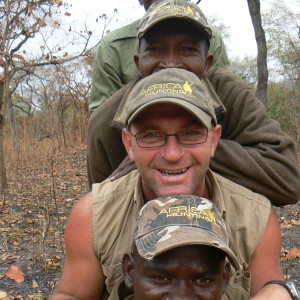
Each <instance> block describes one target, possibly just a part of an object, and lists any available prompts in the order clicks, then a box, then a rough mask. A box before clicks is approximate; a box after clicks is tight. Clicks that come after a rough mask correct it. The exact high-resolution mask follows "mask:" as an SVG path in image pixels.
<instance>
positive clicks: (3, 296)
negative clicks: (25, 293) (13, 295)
mask: <svg viewBox="0 0 300 300" xmlns="http://www.w3.org/2000/svg"><path fill="white" fill-rule="evenodd" d="M5 297H7V294H6V293H5V292H4V291H0V299H3V298H5Z"/></svg>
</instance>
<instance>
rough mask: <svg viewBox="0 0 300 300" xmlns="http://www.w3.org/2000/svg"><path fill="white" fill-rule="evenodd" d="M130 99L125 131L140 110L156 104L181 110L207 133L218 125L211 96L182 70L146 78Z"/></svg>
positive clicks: (170, 70)
mask: <svg viewBox="0 0 300 300" xmlns="http://www.w3.org/2000/svg"><path fill="white" fill-rule="evenodd" d="M129 97H130V98H129V99H128V102H127V107H126V111H127V116H126V121H125V125H126V126H127V127H128V126H129V125H130V123H131V122H132V121H133V120H134V119H135V118H136V117H137V116H138V115H139V114H140V113H141V112H142V111H143V110H145V109H146V108H148V107H149V106H151V105H154V104H159V103H172V104H176V105H178V106H181V107H182V108H184V109H185V110H187V111H189V112H190V113H191V114H192V115H194V116H195V117H196V118H197V119H198V120H199V121H200V122H201V123H203V124H204V126H205V127H206V128H208V129H209V128H211V125H212V124H213V125H216V124H217V118H216V114H215V110H214V107H213V98H212V97H213V96H212V94H211V93H210V90H209V87H208V86H207V83H206V82H205V81H203V80H200V79H199V78H198V77H197V76H196V75H195V74H194V73H192V72H189V71H186V70H183V69H176V68H170V69H163V70H160V71H158V72H156V73H154V74H152V75H149V76H147V77H145V78H144V79H142V80H140V81H139V82H138V83H137V84H136V85H135V86H134V88H133V89H132V92H131V94H130V96H129Z"/></svg>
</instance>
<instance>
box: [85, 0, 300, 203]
mask: <svg viewBox="0 0 300 300" xmlns="http://www.w3.org/2000/svg"><path fill="white" fill-rule="evenodd" d="M211 36H212V32H211V28H210V26H209V25H208V24H207V21H206V19H205V16H204V14H203V12H202V11H201V10H200V9H199V7H198V6H197V5H195V4H194V3H191V2H186V1H185V0H164V1H158V2H156V3H154V4H152V5H151V7H150V8H149V9H148V10H147V13H146V14H145V16H144V17H143V18H142V21H141V23H140V27H139V31H138V40H139V49H138V53H137V55H135V56H134V61H135V64H136V66H137V69H138V71H139V75H140V77H138V78H137V79H136V80H134V81H133V82H131V83H129V84H128V85H126V86H125V87H123V88H122V89H120V90H119V91H117V92H116V93H115V94H114V95H113V96H112V97H111V98H110V99H108V100H107V101H105V102H104V103H103V104H102V105H101V106H100V107H98V108H97V109H96V110H95V111H94V113H93V114H92V116H91V120H90V123H89V127H88V133H87V165H88V179H89V183H90V185H92V183H99V182H101V181H103V180H105V179H106V178H108V177H109V176H110V175H111V173H112V172H113V171H114V170H116V169H117V167H118V166H119V164H120V163H121V162H122V161H123V160H124V158H125V157H126V155H127V152H126V150H125V148H124V146H123V143H122V139H121V130H122V129H123V128H124V126H125V124H124V122H125V118H126V109H125V108H126V106H127V102H128V101H129V100H130V94H131V92H132V89H133V88H134V86H135V84H136V83H137V82H138V81H139V80H140V79H141V78H145V77H147V76H149V75H151V74H153V73H155V72H158V71H160V70H163V69H167V68H180V69H184V70H188V71H190V72H193V73H194V74H195V75H197V77H199V78H200V79H203V80H205V81H207V86H208V88H209V89H210V90H211V93H214V94H216V96H215V97H214V107H215V111H216V115H217V119H218V123H219V124H221V125H222V137H221V139H220V141H219V146H218V149H217V150H216V152H215V155H214V158H213V159H212V160H211V161H210V167H211V169H212V170H213V171H215V172H216V173H218V174H220V175H222V176H224V177H226V178H227V179H229V180H232V181H234V182H236V183H238V184H240V185H242V186H245V187H247V188H249V189H251V190H252V191H255V192H257V193H259V194H262V195H264V196H266V197H267V198H268V199H269V200H270V201H271V203H272V204H274V205H278V206H283V205H287V204H293V203H297V202H298V201H299V195H300V185H299V181H300V167H299V163H298V157H297V152H296V147H295V144H294V143H293V141H292V139H291V137H289V136H288V135H287V134H285V133H283V132H282V130H281V129H280V127H279V124H278V122H276V121H275V120H272V119H271V118H270V117H269V116H268V114H267V112H266V110H265V108H264V106H263V104H262V103H261V101H259V99H257V98H256V97H255V95H254V93H253V90H252V89H251V88H250V87H249V86H248V85H247V84H246V83H245V82H243V81H242V80H241V79H240V78H239V77H238V76H236V75H234V74H232V73H230V72H226V71H224V70H223V69H222V68H218V67H211V64H212V61H213V56H212V55H210V54H209V52H208V49H209V44H210V42H209V41H210V38H211ZM124 51H126V50H124ZM225 111H226V112H225Z"/></svg>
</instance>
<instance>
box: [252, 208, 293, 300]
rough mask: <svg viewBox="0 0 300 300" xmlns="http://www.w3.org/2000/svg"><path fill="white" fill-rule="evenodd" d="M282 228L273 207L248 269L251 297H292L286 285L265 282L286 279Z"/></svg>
mask: <svg viewBox="0 0 300 300" xmlns="http://www.w3.org/2000/svg"><path fill="white" fill-rule="evenodd" d="M280 250H281V230H280V226H279V223H278V220H277V217H276V215H275V212H274V210H273V208H272V209H271V211H270V217H269V222H268V225H267V227H266V230H265V232H264V234H263V236H262V239H261V241H260V243H259V245H258V246H257V248H256V249H255V251H254V253H253V255H252V257H251V262H250V265H249V267H248V270H247V271H249V272H250V274H251V296H252V298H251V299H253V300H254V299H255V300H259V299H261V300H266V299H281V300H290V299H291V297H290V295H289V293H288V292H287V290H286V289H285V288H284V287H281V286H279V285H267V286H265V287H264V284H265V283H267V282H268V281H270V280H275V279H277V280H284V276H283V273H282V270H281V266H280Z"/></svg>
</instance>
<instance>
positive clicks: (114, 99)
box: [89, 84, 129, 127]
mask: <svg viewBox="0 0 300 300" xmlns="http://www.w3.org/2000/svg"><path fill="white" fill-rule="evenodd" d="M128 88H129V84H127V85H125V86H123V87H122V88H121V89H119V90H118V91H116V92H115V93H114V94H113V95H112V96H110V97H109V98H108V99H107V100H106V101H105V102H104V103H102V104H101V105H100V106H98V107H97V108H96V109H95V110H94V111H93V113H92V114H91V117H90V122H89V127H92V126H93V124H95V126H98V125H97V124H98V123H101V124H104V125H105V126H107V125H108V126H110V125H111V122H112V120H113V118H114V115H115V113H116V111H117V109H118V107H119V104H120V103H121V101H122V99H123V96H124V94H125V93H126V91H127V89H128Z"/></svg>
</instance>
